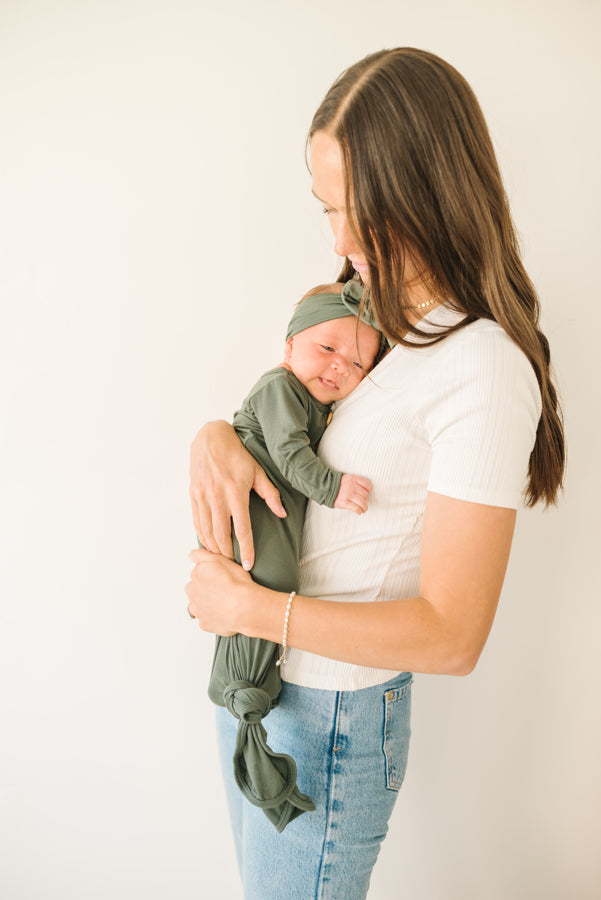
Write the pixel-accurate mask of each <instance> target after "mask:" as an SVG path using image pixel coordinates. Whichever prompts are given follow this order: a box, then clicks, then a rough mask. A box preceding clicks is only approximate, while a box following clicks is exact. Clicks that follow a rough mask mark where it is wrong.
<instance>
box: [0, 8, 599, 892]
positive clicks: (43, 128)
mask: <svg viewBox="0 0 601 900" xmlns="http://www.w3.org/2000/svg"><path fill="white" fill-rule="evenodd" d="M599 20H600V7H599V4H598V2H596V0H571V2H569V3H568V2H567V0H503V2H500V0H497V2H491V3H482V2H481V0H455V2H454V3H452V4H451V3H449V2H448V0H424V2H421V3H420V2H415V0H411V2H409V0H394V2H392V0H390V2H384V0H371V2H370V3H368V4H365V3H360V2H358V0H347V2H344V3H343V2H340V0H330V2H328V0H320V2H317V0H303V2H302V3H300V2H299V3H293V2H289V3H283V2H277V0H271V2H270V0H254V2H253V3H246V2H241V0H226V2H224V3H223V4H220V5H217V4H215V5H213V4H210V3H208V2H204V0H196V2H193V0H169V2H167V0H80V2H77V0H47V2H43V0H37V2H36V0H30V2H28V0H1V2H0V115H1V122H2V137H1V138H0V217H1V226H0V227H1V231H0V253H1V254H2V257H3V259H2V264H1V266H0V289H1V295H2V327H1V329H0V344H1V354H0V366H1V378H0V391H1V396H2V431H1V445H0V454H1V464H2V465H1V478H2V490H1V501H0V516H1V525H0V541H1V546H2V553H1V567H2V568H1V584H0V589H1V612H2V635H1V640H2V646H1V648H0V651H1V656H0V691H1V693H2V711H1V720H0V721H1V729H2V737H1V740H0V756H1V775H0V779H1V780H0V790H1V797H0V801H1V804H0V847H1V850H0V853H1V860H0V896H1V897H2V898H3V900H4V898H6V900H55V898H56V900H59V898H60V900H81V898H84V897H85V898H86V900H130V898H142V897H143V898H144V900H164V898H171V897H174V898H178V900H192V898H208V897H219V898H225V900H230V898H231V900H235V898H238V897H239V896H240V889H239V885H238V880H237V874H236V871H235V864H234V857H233V847H232V844H231V839H230V835H229V826H228V823H227V820H226V815H225V810H224V798H223V795H222V789H221V786H220V780H219V776H218V774H217V760H216V750H215V744H214V736H213V719H212V717H213V710H212V707H211V704H210V702H209V701H208V699H207V697H206V684H207V678H208V672H209V666H210V659H211V653H212V638H211V637H210V636H207V635H203V634H202V633H200V632H199V631H198V629H197V628H196V627H195V626H194V625H193V624H192V623H191V622H190V620H189V618H188V616H187V614H186V599H185V596H184V593H183V586H184V583H185V582H186V580H187V577H188V571H189V563H188V560H187V557H186V554H187V552H188V550H189V549H190V548H191V547H192V546H193V544H194V535H193V531H192V527H191V520H190V515H189V510H188V500H187V457H188V446H189V442H190V440H191V438H192V436H193V435H194V433H195V431H196V429H197V427H198V426H199V425H200V424H201V423H202V422H203V421H205V420H206V419H208V418H213V417H217V416H219V417H225V418H229V417H230V416H231V414H232V412H233V410H234V409H235V408H237V405H238V404H239V402H240V400H241V399H242V397H243V396H244V394H245V393H246V390H247V389H248V387H249V386H250V384H251V383H252V381H253V380H254V378H255V377H256V376H257V375H258V374H259V373H260V372H261V371H263V370H264V369H265V368H267V367H270V366H271V365H273V364H276V363H277V362H279V360H280V353H281V346H282V335H283V330H284V326H285V323H286V321H287V319H288V316H289V313H290V310H291V305H292V304H293V303H294V302H295V301H296V300H297V299H298V298H299V296H300V295H301V294H302V293H303V292H304V291H305V290H306V289H307V288H308V287H310V286H311V285H313V284H315V283H318V282H321V281H325V280H328V279H331V278H332V277H333V276H334V275H335V274H336V272H337V263H336V260H335V258H334V255H333V251H332V244H331V241H330V238H329V235H328V232H327V225H326V224H325V223H324V221H323V217H320V209H319V204H318V203H317V202H316V201H314V200H313V198H312V197H311V195H310V183H309V176H308V174H307V172H306V169H305V166H304V161H303V151H304V139H305V133H306V130H307V128H308V125H309V123H310V120H311V116H312V113H313V111H314V109H315V108H316V106H317V104H318V103H319V101H320V100H321V97H322V96H323V94H324V93H325V90H326V89H327V87H328V86H329V84H330V83H331V81H332V80H333V79H334V77H335V76H336V75H337V74H338V73H339V72H340V71H341V70H342V69H343V68H344V67H345V66H347V65H348V64H350V63H352V62H354V61H355V60H356V59H358V58H359V57H361V56H363V55H365V54H366V53H368V52H371V51H373V50H376V49H380V48H381V47H385V46H389V47H390V46H397V45H413V46H418V47H423V48H426V49H429V50H432V51H434V52H436V53H439V54H440V55H442V56H444V57H446V58H447V59H448V60H449V61H450V62H452V63H453V64H455V65H456V66H457V67H458V68H459V69H460V70H461V71H462V72H463V73H464V74H465V76H466V77H467V78H468V80H469V81H470V83H471V84H472V86H473V87H474V89H475V91H476V93H477V95H478V97H479V98H480V101H481V103H482V105H483V108H484V111H485V114H486V116H487V119H488V121H489V124H490V127H491V131H492V134H493V137H494V140H495V144H496V147H497V149H498V153H499V157H500V161H501V165H502V169H503V172H504V176H505V180H506V185H507V190H508V193H509V195H510V198H511V201H512V205H513V211H514V216H515V219H516V222H517V225H518V229H519V231H520V233H521V235H522V236H523V243H524V251H525V256H526V261H527V265H528V267H529V270H530V272H531V274H532V276H533V277H534V280H535V282H536V284H537V286H538V288H539V290H540V293H541V296H542V298H543V304H544V327H545V330H546V332H547V334H548V336H549V338H550V340H551V342H552V350H553V356H554V361H555V367H556V370H557V374H558V378H559V382H560V384H561V390H562V394H563V397H564V401H565V406H566V422H567V431H568V439H569V463H570V468H569V476H568V481H567V493H566V496H565V498H564V499H563V500H562V502H561V504H560V505H559V507H558V508H557V509H555V510H552V511H550V512H546V513H545V512H542V511H531V512H523V513H522V514H521V516H520V518H519V523H518V530H517V535H516V540H515V544H514V551H513V556H512V560H511V564H510V569H509V572H508V575H507V580H506V585H505V589H504V592H503V598H502V601H501V605H500V610H499V614H498V617H497V621H496V624H495V627H494V629H493V632H492V636H491V638H490V641H489V644H488V646H487V649H486V650H485V653H484V655H483V657H482V660H481V662H480V664H479V667H478V668H477V670H476V672H475V673H474V674H472V675H471V676H470V677H469V678H467V679H455V678H444V677H436V678H435V677H426V676H418V677H417V678H416V686H415V689H414V711H415V712H414V725H413V732H414V737H413V745H412V749H411V756H410V761H409V770H408V775H407V780H406V784H405V787H404V789H403V791H402V792H401V795H400V799H399V802H398V804H397V808H396V810H395V814H394V817H393V821H392V824H391V830H390V835H389V838H388V840H387V842H386V843H385V845H384V849H383V851H382V854H381V857H380V861H379V863H378V866H377V869H376V872H375V874H374V878H373V882H372V889H371V892H370V898H373V900H397V898H411V900H470V898H474V900H509V898H511V900H538V898H541V900H564V898H566V900H567V898H569V900H574V898H578V900H593V898H598V897H599V896H600V895H601V864H600V862H599V860H600V859H601V854H600V853H599V849H600V848H599V835H600V833H601V821H600V819H601V815H600V812H599V809H600V800H601V796H600V795H601V790H600V788H601V775H600V770H601V766H600V765H599V760H600V759H601V722H600V707H601V703H600V698H599V688H600V686H601V678H600V675H599V663H598V659H599V634H600V633H601V612H600V607H601V604H600V603H599V600H600V599H601V581H600V578H599V569H598V558H599V547H600V538H601V534H600V530H599V525H598V522H599V516H598V509H597V507H598V505H599V503H600V502H601V496H600V491H599V478H598V463H597V459H598V455H599V443H600V442H599V437H600V429H599V411H600V392H599V380H600V376H601V372H600V367H599V362H598V359H599V355H598V340H597V339H596V335H595V332H596V329H597V327H598V326H597V321H596V306H597V299H598V294H599V290H598V277H597V276H598V272H597V267H598V257H599V239H600V233H599V232H600V229H599V211H598V210H599V174H598V173H599V159H600V158H601V147H600V143H601V142H600V139H599V138H600V135H599V124H598V122H599V115H598V110H599V96H598V90H597V87H596V86H597V85H598V82H599V63H598V59H599V54H598V46H599V37H600V33H599V32H600V29H599V24H600V22H599ZM274 900H280V898H274ZM340 900H343V898H340Z"/></svg>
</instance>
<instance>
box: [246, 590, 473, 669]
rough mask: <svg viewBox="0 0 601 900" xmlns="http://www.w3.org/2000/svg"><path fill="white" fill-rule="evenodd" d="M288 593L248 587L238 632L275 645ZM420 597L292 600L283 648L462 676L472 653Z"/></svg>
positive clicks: (362, 663)
mask: <svg viewBox="0 0 601 900" xmlns="http://www.w3.org/2000/svg"><path fill="white" fill-rule="evenodd" d="M287 600H288V595H287V594H283V593H280V592H278V591H270V590H268V589H266V588H262V587H260V586H259V585H256V584H254V583H253V584H252V585H249V586H248V588H247V596H246V598H245V602H244V604H243V605H242V609H241V612H242V610H243V612H242V615H243V616H245V620H244V621H243V622H241V629H240V630H241V631H243V633H244V634H247V635H249V636H251V637H262V638H265V639H267V640H271V641H274V642H276V643H278V642H281V640H282V632H283V625H284V616H285V610H286V604H287ZM473 643H474V642H473V641H469V640H465V639H464V638H463V636H462V635H461V634H460V633H459V630H458V629H457V628H456V627H455V626H453V625H452V624H450V623H449V622H447V621H446V620H445V619H444V618H443V617H442V616H441V614H440V613H439V612H438V611H437V610H436V608H435V607H434V606H433V604H432V603H430V602H429V601H428V600H426V599H424V598H423V597H412V598H410V599H403V600H388V601H382V602H375V603H351V602H347V603H344V602H338V601H327V600H320V599H315V598H312V597H303V596H297V597H295V599H294V603H293V607H292V610H291V616H290V620H289V627H288V645H289V646H290V647H296V648H298V649H299V650H307V651H309V652H311V653H315V654H317V655H318V656H326V657H329V658H331V659H337V660H341V661H342V662H348V663H353V664H355V665H360V666H368V667H373V668H379V669H391V670H395V671H408V672H428V673H431V674H447V675H466V674H468V673H469V672H470V671H471V670H472V669H473V667H474V665H475V663H476V661H477V656H478V653H477V652H475V651H474V647H473Z"/></svg>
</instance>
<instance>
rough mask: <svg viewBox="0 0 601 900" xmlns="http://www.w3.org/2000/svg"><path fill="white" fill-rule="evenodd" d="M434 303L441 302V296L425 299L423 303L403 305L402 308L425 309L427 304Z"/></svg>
mask: <svg viewBox="0 0 601 900" xmlns="http://www.w3.org/2000/svg"><path fill="white" fill-rule="evenodd" d="M434 303H440V297H432V299H431V300H425V301H424V302H423V303H414V304H412V305H410V306H401V309H425V308H426V307H427V306H432V305H433V304H434Z"/></svg>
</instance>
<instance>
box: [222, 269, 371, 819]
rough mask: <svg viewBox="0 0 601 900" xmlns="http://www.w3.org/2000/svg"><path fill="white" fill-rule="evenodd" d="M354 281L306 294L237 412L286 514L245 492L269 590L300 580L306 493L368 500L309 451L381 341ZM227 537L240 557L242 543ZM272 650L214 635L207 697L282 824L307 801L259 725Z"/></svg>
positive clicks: (355, 502) (259, 794) (248, 787)
mask: <svg viewBox="0 0 601 900" xmlns="http://www.w3.org/2000/svg"><path fill="white" fill-rule="evenodd" d="M357 287H358V285H357V284H356V283H352V282H349V283H348V284H347V285H346V286H343V285H342V284H332V285H324V286H322V287H319V288H315V289H314V290H312V291H310V292H309V293H308V294H306V295H305V297H303V299H302V300H301V302H300V303H299V304H298V306H297V307H296V310H295V312H294V315H293V316H292V319H291V320H290V323H289V325H288V331H287V334H286V349H285V353H284V361H283V363H282V364H281V365H280V366H278V367H277V368H275V369H271V370H270V371H269V372H266V373H265V374H264V375H263V376H262V377H261V378H260V379H259V380H258V382H257V383H256V384H255V386H254V387H253V388H252V390H251V392H250V394H249V395H248V397H247V398H246V399H245V401H244V403H243V405H242V408H241V409H240V410H238V412H236V413H235V415H234V419H233V425H234V428H235V429H236V432H237V434H238V436H239V437H240V439H241V441H242V443H243V444H244V445H245V447H246V449H247V450H248V451H249V452H250V453H251V454H252V456H254V458H255V459H256V460H257V462H258V463H260V465H261V466H262V467H263V468H264V469H265V472H266V473H267V475H268V476H269V478H270V479H271V481H272V482H273V483H274V484H275V485H276V487H277V488H278V490H279V491H280V496H281V499H282V503H283V506H284V509H285V510H286V513H287V516H286V518H284V519H280V518H278V516H276V515H275V514H274V513H272V512H271V510H270V509H269V507H268V506H267V504H266V503H265V502H264V500H262V499H261V498H260V497H259V496H258V495H257V494H255V493H254V491H253V492H251V495H250V518H251V523H252V530H253V539H254V545H255V564H254V566H253V569H252V577H253V579H254V580H255V581H256V582H258V583H259V584H261V585H264V586H265V587H269V588H271V589H272V590H277V591H286V592H291V591H296V590H297V589H298V575H297V569H298V563H299V558H300V543H301V536H302V530H303V522H304V517H305V507H306V504H307V498H311V499H312V500H315V501H316V502H317V503H320V504H323V505H325V506H329V507H335V508H337V509H346V510H350V511H352V512H355V513H357V514H359V515H360V514H361V513H364V512H365V511H366V509H367V501H368V496H369V492H370V490H371V484H370V482H369V481H368V480H367V479H366V478H363V477H362V476H360V475H350V474H343V473H341V472H337V471H335V470H334V469H331V468H329V467H328V466H326V465H325V463H324V462H322V460H320V459H319V457H318V456H317V454H316V449H317V445H318V443H319V441H320V439H321V437H322V435H323V433H324V431H325V429H326V426H327V424H328V422H329V420H330V416H331V404H332V403H333V402H334V401H336V400H342V399H343V398H344V397H347V396H348V395H349V394H350V393H351V391H352V390H354V388H356V387H357V385H358V384H359V383H360V382H361V381H362V380H363V378H364V377H365V375H366V373H367V372H368V371H369V370H370V369H371V368H372V366H373V365H374V363H375V361H376V359H377V358H378V356H379V353H380V349H381V347H382V344H383V339H382V335H381V334H380V332H379V331H377V330H376V329H375V328H373V327H372V326H371V325H368V324H366V323H365V322H364V321H361V320H359V319H358V318H357V315H356V313H357V312H358V297H357V291H356V290H355V291H354V293H353V289H356V288H357ZM359 297H360V293H359ZM232 537H233V544H234V553H235V557H236V560H237V562H240V548H239V545H238V542H237V540H236V537H235V535H233V536H232ZM277 656H278V645H277V644H272V643H270V642H268V641H263V640H259V639H256V638H248V637H245V636H244V635H241V634H236V635H233V636H231V637H219V636H218V637H217V638H216V645H215V655H214V659H213V668H212V672H211V679H210V683H209V697H210V698H211V700H212V701H213V702H214V703H215V704H217V705H218V706H227V708H228V709H229V711H230V712H231V713H232V714H233V715H234V716H235V717H236V718H238V719H240V723H239V727H238V736H237V741H236V750H235V753H234V760H233V762H234V775H235V779H236V782H237V784H238V786H239V787H240V789H241V790H242V793H243V794H244V795H245V796H246V797H247V799H248V800H250V802H251V803H253V804H255V805H257V806H261V807H262V808H263V810H264V812H265V813H266V815H267V816H268V817H269V819H270V820H271V821H272V822H273V824H274V825H275V826H276V828H277V829H278V831H281V830H282V829H283V828H284V827H285V826H286V824H287V823H288V822H289V821H290V820H291V819H293V818H295V816H296V815H299V814H300V813H301V812H303V811H306V810H310V809H314V806H313V803H312V802H311V800H310V798H309V797H306V796H305V795H304V794H301V793H300V791H299V790H298V788H297V787H296V766H295V765H294V763H293V761H292V760H291V759H290V757H287V756H285V754H281V753H273V751H271V749H270V748H269V747H268V746H267V743H266V733H265V729H264V728H263V727H262V726H261V724H260V720H261V718H262V717H263V716H265V715H266V714H267V713H268V712H269V710H270V709H271V708H273V707H274V706H275V705H276V704H277V698H278V695H279V692H280V686H281V681H280V674H279V669H278V668H277V667H276V660H277ZM249 730H250V731H252V732H253V734H252V737H251V735H250V733H249Z"/></svg>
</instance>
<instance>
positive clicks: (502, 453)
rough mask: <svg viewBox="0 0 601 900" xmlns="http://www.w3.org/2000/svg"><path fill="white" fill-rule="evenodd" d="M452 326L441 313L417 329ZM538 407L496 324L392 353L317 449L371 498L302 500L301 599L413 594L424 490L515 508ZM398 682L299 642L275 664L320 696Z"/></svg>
mask: <svg viewBox="0 0 601 900" xmlns="http://www.w3.org/2000/svg"><path fill="white" fill-rule="evenodd" d="M456 321H458V314H457V313H456V312H454V311H453V310H450V309H448V308H447V307H439V308H438V309H436V310H434V311H432V312H430V313H429V315H428V316H427V317H425V318H424V319H423V320H422V326H425V328H426V329H427V330H431V331H436V330H437V326H447V325H449V324H453V323H454V322H456ZM540 411H541V400H540V391H539V388H538V383H537V380H536V376H535V374H534V371H533V369H532V366H531V365H530V363H529V362H528V360H527V358H526V356H525V355H524V353H523V352H522V351H521V350H520V349H519V347H518V346H517V345H516V344H515V343H514V342H513V341H512V340H511V339H510V338H509V337H508V335H507V334H506V333H505V332H504V331H503V329H502V328H501V327H500V326H499V325H497V323H496V322H491V321H488V320H485V319H480V320H478V321H477V322H473V323H472V324H470V325H468V326H466V327H465V328H463V329H462V330H460V331H459V332H456V333H455V334H452V335H450V336H449V337H447V338H445V339H444V340H443V341H441V342H439V343H438V344H434V345H432V346H421V347H416V348H412V347H405V346H402V345H397V346H396V347H394V348H393V349H392V350H391V352H390V353H389V354H388V356H386V357H385V358H384V359H383V360H382V362H381V363H380V364H379V365H378V366H377V367H376V368H375V369H374V370H373V371H372V373H371V374H370V376H368V377H367V378H365V379H364V380H363V381H362V382H361V384H359V386H358V387H357V388H356V389H355V390H354V391H353V393H352V394H350V395H349V396H348V397H347V398H346V399H345V400H342V401H341V402H340V403H338V404H337V406H336V409H335V411H334V416H333V418H332V422H331V424H330V425H329V427H328V429H327V430H326V433H325V435H324V436H323V438H322V440H321V443H320V445H319V456H320V457H321V458H322V459H323V460H324V462H325V463H326V464H327V465H329V466H332V467H333V468H335V469H338V470H340V471H342V472H349V473H353V474H357V475H364V476H366V477H367V478H369V479H370V481H371V482H372V491H371V494H370V498H369V509H368V511H367V512H366V513H365V514H364V515H362V516H357V515H356V514H354V513H352V512H349V511H346V510H338V509H329V508H327V507H325V506H320V505H319V504H317V503H314V502H312V501H309V504H308V507H307V515H306V519H305V527H304V532H303V544H302V555H301V561H300V569H299V575H300V593H301V594H303V595H305V596H309V597H321V598H322V599H325V600H342V601H363V602H364V601H377V600H393V599H397V598H402V597H416V596H418V595H419V569H420V541H421V532H422V523H423V515H424V509H425V504H426V494H427V492H428V491H435V492H437V493H440V494H445V495H448V496H450V497H456V498H458V499H460V500H468V501H472V502H475V503H486V504H490V505H493V506H504V507H511V508H514V509H517V508H518V507H519V506H520V505H521V502H522V495H523V489H524V487H525V484H526V476H527V470H528V461H529V457H530V453H531V451H532V448H533V446H534V440H535V436H536V428H537V424H538V420H539V417H540ZM394 675H395V672H393V671H391V670H390V669H374V668H369V667H366V666H357V665H353V664H350V663H346V662H340V661H337V660H332V659H327V658H325V657H321V656H317V655H315V654H313V653H308V652H306V651H303V650H297V649H296V648H294V647H290V648H289V649H288V653H287V663H286V666H282V678H283V679H284V680H285V681H289V682H293V683H294V684H299V685H303V686H305V687H313V688H322V689H325V690H357V689H359V688H364V687H371V686H373V685H375V684H380V683H382V682H385V681H388V680H389V679H390V678H392V677H393V676H394Z"/></svg>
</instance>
